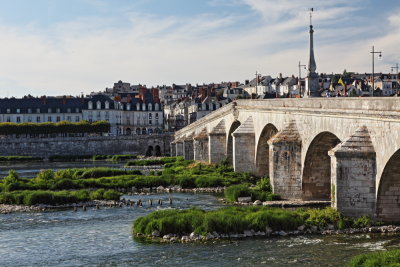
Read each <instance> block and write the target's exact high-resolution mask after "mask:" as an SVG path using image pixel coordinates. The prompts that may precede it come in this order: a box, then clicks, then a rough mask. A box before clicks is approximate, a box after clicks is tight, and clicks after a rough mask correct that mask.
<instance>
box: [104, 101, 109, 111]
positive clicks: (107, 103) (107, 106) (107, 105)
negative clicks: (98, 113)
mask: <svg viewBox="0 0 400 267" xmlns="http://www.w3.org/2000/svg"><path fill="white" fill-rule="evenodd" d="M105 106H106V109H109V108H110V102H108V101H106V103H105Z"/></svg>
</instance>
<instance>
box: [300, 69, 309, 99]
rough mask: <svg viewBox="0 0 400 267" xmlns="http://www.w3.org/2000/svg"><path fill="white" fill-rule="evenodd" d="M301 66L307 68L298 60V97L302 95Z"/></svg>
mask: <svg viewBox="0 0 400 267" xmlns="http://www.w3.org/2000/svg"><path fill="white" fill-rule="evenodd" d="M301 67H304V69H307V68H306V67H307V66H306V65H301V63H300V61H299V93H300V97H301V96H302V92H301Z"/></svg>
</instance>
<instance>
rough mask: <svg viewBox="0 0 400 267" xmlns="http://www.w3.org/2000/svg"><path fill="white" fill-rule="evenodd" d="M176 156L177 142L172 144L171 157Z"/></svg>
mask: <svg viewBox="0 0 400 267" xmlns="http://www.w3.org/2000/svg"><path fill="white" fill-rule="evenodd" d="M175 156H176V142H175V141H173V142H171V157H175Z"/></svg>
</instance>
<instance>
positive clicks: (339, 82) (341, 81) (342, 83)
mask: <svg viewBox="0 0 400 267" xmlns="http://www.w3.org/2000/svg"><path fill="white" fill-rule="evenodd" d="M338 84H341V85H343V86H344V82H343V80H342V78H340V79H339V81H338Z"/></svg>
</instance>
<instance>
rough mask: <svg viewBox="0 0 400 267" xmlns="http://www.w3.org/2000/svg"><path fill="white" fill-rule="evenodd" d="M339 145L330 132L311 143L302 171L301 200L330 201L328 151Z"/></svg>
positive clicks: (329, 160)
mask: <svg viewBox="0 0 400 267" xmlns="http://www.w3.org/2000/svg"><path fill="white" fill-rule="evenodd" d="M339 143H340V140H339V138H337V136H336V135H334V134H332V133H330V132H323V133H320V134H318V135H317V136H316V137H315V138H314V140H313V141H312V142H311V144H310V146H309V148H308V151H307V154H306V159H305V161H304V169H303V182H302V188H303V199H306V200H330V199H331V158H330V156H329V155H328V151H329V150H331V149H332V148H334V147H335V146H336V145H337V144H339Z"/></svg>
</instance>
